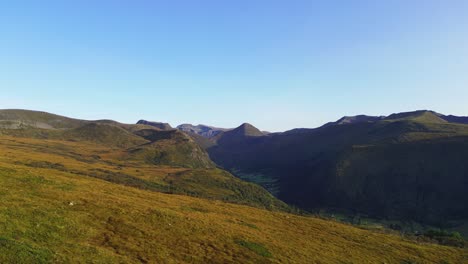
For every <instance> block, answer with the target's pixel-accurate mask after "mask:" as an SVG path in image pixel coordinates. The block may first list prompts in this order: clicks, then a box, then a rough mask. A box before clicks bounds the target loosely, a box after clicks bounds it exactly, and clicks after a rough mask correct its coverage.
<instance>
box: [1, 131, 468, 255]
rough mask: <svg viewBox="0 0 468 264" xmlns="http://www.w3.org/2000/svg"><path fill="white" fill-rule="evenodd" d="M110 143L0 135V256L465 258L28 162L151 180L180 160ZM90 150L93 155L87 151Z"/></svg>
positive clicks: (452, 252) (306, 219)
mask: <svg viewBox="0 0 468 264" xmlns="http://www.w3.org/2000/svg"><path fill="white" fill-rule="evenodd" d="M116 151H118V150H113V149H110V148H106V147H101V146H99V145H94V144H90V143H89V144H88V143H77V142H62V141H46V140H32V139H20V138H13V137H6V136H1V137H0V201H1V202H0V262H2V263H4V262H13V263H14V262H16V263H39V262H57V263H88V262H89V263H404V262H405V261H406V262H409V261H411V262H412V263H466V262H467V261H468V252H467V251H466V250H463V249H458V248H452V247H446V246H439V245H435V244H423V243H417V242H415V241H412V240H408V239H405V238H402V237H400V236H397V235H392V234H382V233H377V232H373V231H369V230H363V229H359V228H356V227H353V226H350V225H344V224H341V223H337V222H333V221H327V220H322V219H318V218H313V217H303V216H297V215H292V214H287V213H281V212H272V211H268V210H263V209H257V208H253V207H248V206H243V205H236V204H229V203H224V202H221V201H216V200H206V199H199V198H194V197H189V196H183V195H171V194H163V193H158V192H153V191H147V190H141V189H137V188H132V187H128V186H124V185H119V184H114V183H110V182H107V181H103V180H99V179H96V178H92V177H86V176H84V175H79V174H74V173H69V172H67V171H63V170H57V169H54V168H36V167H31V166H28V165H27V164H28V163H30V162H31V161H49V162H51V163H52V162H56V163H60V164H63V165H64V166H65V167H66V168H67V169H73V170H82V171H87V170H89V169H90V168H96V169H97V168H100V169H106V170H112V171H123V172H125V173H129V174H132V175H139V177H141V178H151V177H153V178H155V180H158V177H165V176H167V174H168V173H175V172H179V171H181V170H185V169H180V168H169V167H155V166H148V165H142V164H138V163H132V164H125V163H124V162H123V161H119V160H118V159H114V158H113V155H114V154H115V153H114V152H116ZM95 155H99V156H100V158H96V157H94V158H93V156H95ZM136 170H138V171H136ZM262 252H268V253H264V254H263V253H262Z"/></svg>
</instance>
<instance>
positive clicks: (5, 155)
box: [0, 110, 468, 263]
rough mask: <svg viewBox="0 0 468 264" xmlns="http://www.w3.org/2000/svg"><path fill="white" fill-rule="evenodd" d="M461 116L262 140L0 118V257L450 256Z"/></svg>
mask: <svg viewBox="0 0 468 264" xmlns="http://www.w3.org/2000/svg"><path fill="white" fill-rule="evenodd" d="M467 120H468V118H466V117H456V116H446V115H442V114H438V113H436V112H433V111H415V112H406V113H398V114H393V115H390V116H387V117H383V116H382V117H381V116H378V117H373V116H365V115H361V116H355V117H344V118H341V119H340V120H338V121H336V122H330V123H327V124H325V125H323V126H321V127H319V128H313V129H304V128H302V129H293V130H290V131H286V132H282V133H266V132H262V131H261V130H259V129H257V128H256V127H254V126H253V125H251V124H248V123H244V124H242V125H240V126H239V127H237V128H232V129H223V128H216V127H211V126H205V125H198V126H193V125H188V124H183V125H180V126H177V127H176V128H173V127H172V126H170V125H169V124H167V123H161V122H149V121H145V120H140V121H138V122H137V123H136V124H123V123H119V122H116V121H112V120H105V119H104V120H80V119H74V118H68V117H64V116H59V115H55V114H50V113H46V112H39V111H28V110H0V153H1V155H0V198H1V199H2V205H1V206H0V227H2V228H0V262H2V263H50V262H55V263H70V262H77V261H82V262H100V263H115V262H118V263H166V262H168V260H171V261H173V262H174V263H340V261H343V260H345V259H348V260H350V262H356V263H379V262H386V263H463V262H464V261H466V260H468V259H467V256H468V254H467V253H466V249H463V246H464V240H463V238H461V236H460V234H459V233H452V231H459V232H461V233H462V235H467V232H466V229H465V226H466V223H468V221H467V219H468V198H467V195H466V190H467V188H468V178H467V175H468V166H467V164H468V163H467V162H466V161H467V159H468V124H467ZM345 218H346V219H352V221H348V220H346V219H345ZM342 219H344V220H342ZM356 219H358V220H356ZM340 221H346V222H347V223H346V224H343V223H340ZM349 223H352V224H353V225H350V224H349ZM434 227H437V228H443V230H441V229H435V231H434V230H433V229H432V228H434ZM441 244H442V245H441ZM448 246H450V247H448ZM444 261H445V262H444Z"/></svg>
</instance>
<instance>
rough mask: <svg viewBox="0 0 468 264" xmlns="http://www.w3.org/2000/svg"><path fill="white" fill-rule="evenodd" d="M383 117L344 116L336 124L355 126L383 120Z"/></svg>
mask: <svg viewBox="0 0 468 264" xmlns="http://www.w3.org/2000/svg"><path fill="white" fill-rule="evenodd" d="M383 118H384V117H383V116H367V115H357V116H344V117H342V118H340V119H339V120H338V121H336V122H335V124H337V125H344V124H355V123H363V122H375V121H379V120H382V119H383Z"/></svg>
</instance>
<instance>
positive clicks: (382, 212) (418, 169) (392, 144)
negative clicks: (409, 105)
mask: <svg viewBox="0 0 468 264" xmlns="http://www.w3.org/2000/svg"><path fill="white" fill-rule="evenodd" d="M441 116H442V117H441ZM443 117H445V116H444V115H439V114H437V113H435V112H432V111H415V112H407V113H399V114H393V115H390V116H388V117H385V118H381V117H378V118H370V119H369V118H367V117H365V118H344V119H340V120H341V121H340V120H339V121H338V122H335V123H329V124H328V125H326V126H322V127H320V128H317V129H301V130H295V131H292V132H291V131H290V132H286V133H279V134H273V135H268V136H261V135H259V134H257V136H255V137H243V138H242V137H238V138H237V140H235V141H232V140H221V139H220V140H218V141H217V142H216V144H214V145H213V146H211V147H209V148H208V149H207V150H208V153H209V154H210V157H211V158H212V160H213V161H215V162H216V163H217V164H218V165H220V166H222V167H223V168H225V169H227V170H229V171H231V172H232V173H234V174H235V175H237V176H238V177H240V178H242V179H246V180H250V181H253V182H257V183H259V184H261V185H263V186H264V187H265V188H267V189H268V190H270V192H272V193H274V194H275V195H276V196H277V197H279V198H280V199H281V200H283V201H286V202H287V203H290V204H294V205H296V206H298V207H300V208H303V209H306V210H312V211H315V210H320V209H324V208H328V209H330V210H339V211H342V212H348V213H351V214H358V213H359V214H364V215H369V216H372V217H377V218H390V219H398V220H413V221H418V222H425V223H431V224H437V225H443V224H448V223H449V222H450V221H452V220H460V219H468V196H466V190H467V189H468V178H467V177H466V175H468V167H467V166H466V160H467V159H468V126H467V125H465V124H459V123H451V122H448V121H447V120H445V119H444V118H443ZM343 120H347V121H346V122H344V123H343V122H342V121H343ZM363 120H364V122H362V121H363ZM348 121H350V122H348Z"/></svg>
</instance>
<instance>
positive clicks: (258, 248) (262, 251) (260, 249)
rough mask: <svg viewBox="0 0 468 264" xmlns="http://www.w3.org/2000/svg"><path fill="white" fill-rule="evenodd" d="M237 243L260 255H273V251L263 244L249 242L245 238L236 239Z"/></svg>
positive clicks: (267, 256) (268, 256)
mask: <svg viewBox="0 0 468 264" xmlns="http://www.w3.org/2000/svg"><path fill="white" fill-rule="evenodd" d="M236 243H237V244H238V245H240V246H243V247H245V248H247V249H249V250H251V251H253V252H255V253H256V254H258V255H260V256H262V257H266V258H270V257H272V254H271V252H270V251H268V249H267V248H266V247H265V246H264V245H262V244H258V243H254V242H249V241H245V240H242V239H238V240H236Z"/></svg>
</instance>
